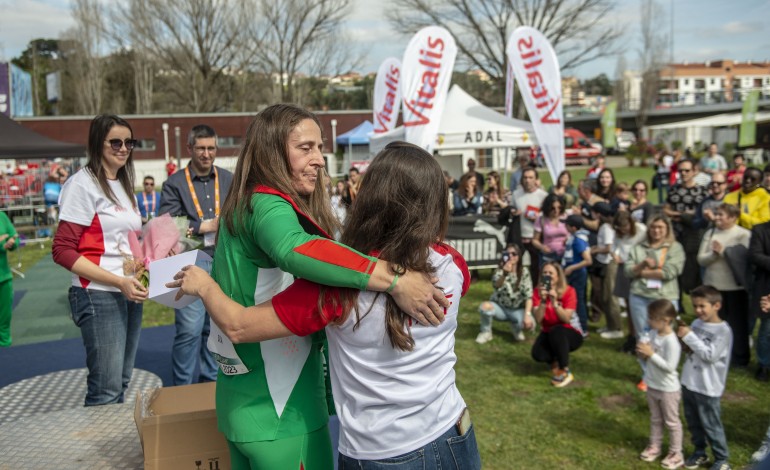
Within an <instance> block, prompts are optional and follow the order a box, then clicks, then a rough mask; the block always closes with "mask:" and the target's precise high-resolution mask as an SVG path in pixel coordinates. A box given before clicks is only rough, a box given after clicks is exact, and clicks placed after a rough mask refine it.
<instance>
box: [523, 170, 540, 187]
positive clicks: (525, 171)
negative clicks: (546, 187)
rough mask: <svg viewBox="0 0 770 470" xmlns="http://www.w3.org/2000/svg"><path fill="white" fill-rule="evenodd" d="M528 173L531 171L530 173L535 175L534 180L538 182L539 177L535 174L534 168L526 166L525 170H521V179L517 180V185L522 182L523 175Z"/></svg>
mask: <svg viewBox="0 0 770 470" xmlns="http://www.w3.org/2000/svg"><path fill="white" fill-rule="evenodd" d="M528 171H531V172H532V173H533V174H534V175H535V179H536V180H539V179H540V176H539V175H538V174H537V170H536V169H535V167H533V166H528V167H526V168H523V169H522V170H521V179H519V183H521V182H522V181H524V175H525V174H526V173H527V172H528Z"/></svg>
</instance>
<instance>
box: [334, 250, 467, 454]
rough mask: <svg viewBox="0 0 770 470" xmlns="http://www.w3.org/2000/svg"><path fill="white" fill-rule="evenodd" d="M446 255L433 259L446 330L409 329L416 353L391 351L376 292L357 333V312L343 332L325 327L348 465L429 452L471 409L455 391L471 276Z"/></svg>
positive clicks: (361, 301)
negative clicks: (461, 317) (460, 321)
mask: <svg viewBox="0 0 770 470" xmlns="http://www.w3.org/2000/svg"><path fill="white" fill-rule="evenodd" d="M442 249H443V250H444V251H445V252H444V253H440V252H438V251H436V250H432V251H431V254H430V262H431V264H432V265H433V266H434V267H435V268H436V275H437V277H438V278H439V282H438V285H439V286H441V287H442V288H443V289H444V293H445V295H446V297H447V299H449V301H450V302H451V305H450V306H449V308H448V309H447V310H446V317H445V320H444V322H443V323H442V324H441V325H440V326H438V327H434V326H427V327H424V326H421V325H419V324H417V323H415V324H413V325H412V326H411V327H410V328H411V332H412V337H413V338H414V349H413V350H412V351H410V352H405V351H401V350H398V349H394V348H393V347H391V345H390V340H389V339H388V335H387V328H386V325H385V296H383V295H379V297H377V299H376V301H375V297H376V294H377V293H376V292H370V291H365V292H361V293H360V294H359V296H358V308H359V311H360V312H361V316H362V317H363V318H362V319H361V323H360V325H359V328H356V329H355V330H354V329H353V328H354V326H355V324H356V315H355V311H352V312H351V313H350V316H349V317H348V319H347V320H346V321H345V323H343V324H342V325H339V326H335V325H329V326H327V327H326V334H327V336H328V338H329V362H330V363H331V379H332V389H333V391H334V405H335V407H336V409H337V414H338V416H339V419H340V439H339V451H340V452H341V453H342V454H344V455H346V456H348V457H352V458H355V459H362V460H376V459H383V458H388V457H395V456H398V455H401V454H404V453H407V452H410V451H413V450H415V449H418V448H420V447H423V446H424V445H426V444H428V443H430V442H431V441H433V440H435V439H436V438H438V437H439V436H441V435H442V434H443V433H445V432H446V431H447V430H448V429H449V428H450V427H451V426H453V425H454V424H455V423H456V422H457V420H458V419H459V418H460V414H461V412H462V410H463V409H464V408H465V402H464V401H463V398H462V396H460V392H459V391H458V390H457V387H456V386H455V371H454V365H455V362H457V356H456V355H455V352H454V345H455V337H454V335H455V330H456V329H457V314H458V307H459V303H460V297H461V296H462V294H463V288H464V286H467V282H468V281H467V280H466V278H465V277H466V275H467V268H465V269H463V268H460V267H458V265H456V264H455V262H454V258H453V255H454V256H458V257H460V255H459V254H457V252H454V250H451V249H446V248H442ZM372 304H373V305H372ZM370 308H371V310H370ZM365 312H368V313H365ZM364 315H365V316H364Z"/></svg>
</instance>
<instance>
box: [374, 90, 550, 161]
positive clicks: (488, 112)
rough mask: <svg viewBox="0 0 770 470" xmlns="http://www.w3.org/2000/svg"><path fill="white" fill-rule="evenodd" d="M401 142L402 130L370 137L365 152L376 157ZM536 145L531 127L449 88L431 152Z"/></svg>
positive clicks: (464, 93) (461, 91)
mask: <svg viewBox="0 0 770 470" xmlns="http://www.w3.org/2000/svg"><path fill="white" fill-rule="evenodd" d="M395 140H404V127H403V126H401V127H397V128H395V129H393V130H392V131H390V132H386V133H383V134H371V135H370V142H369V150H370V151H371V152H372V153H373V154H376V153H378V152H379V151H380V150H382V149H383V148H384V147H385V146H386V145H388V143H390V142H393V141H395ZM533 145H537V143H536V141H535V132H534V130H533V128H532V124H530V123H529V122H527V121H521V120H518V119H512V118H509V117H507V116H505V115H504V114H500V113H498V112H497V111H495V110H493V109H491V108H488V107H486V106H484V105H483V104H481V103H479V102H478V101H477V100H476V99H475V98H473V97H472V96H471V95H469V94H468V93H466V92H465V90H463V89H462V88H460V87H459V86H457V85H452V88H451V89H450V90H449V96H447V101H446V106H445V108H444V113H443V114H442V115H441V122H440V123H439V131H438V136H437V139H436V145H435V146H434V150H437V151H438V152H439V153H445V152H442V151H458V150H475V149H495V148H500V149H502V148H515V147H531V146H533Z"/></svg>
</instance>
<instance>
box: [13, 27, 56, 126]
mask: <svg viewBox="0 0 770 470" xmlns="http://www.w3.org/2000/svg"><path fill="white" fill-rule="evenodd" d="M60 58H61V53H60V51H59V41H58V40H57V39H43V38H39V39H33V40H32V41H30V42H29V44H28V45H27V48H26V49H24V51H23V52H22V53H21V55H20V56H19V57H16V58H14V59H12V60H11V62H12V63H13V64H14V65H16V66H17V67H20V68H22V69H24V70H26V71H27V72H29V73H30V75H31V76H32V99H33V106H34V108H33V109H34V113H35V115H36V116H41V115H50V114H53V107H52V106H51V103H49V102H48V97H47V96H46V75H48V74H49V73H51V72H54V71H56V69H57V67H58V65H59V59H60Z"/></svg>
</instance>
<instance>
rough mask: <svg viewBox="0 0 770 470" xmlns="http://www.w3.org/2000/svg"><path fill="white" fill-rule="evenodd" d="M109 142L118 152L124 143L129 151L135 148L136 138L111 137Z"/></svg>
mask: <svg viewBox="0 0 770 470" xmlns="http://www.w3.org/2000/svg"><path fill="white" fill-rule="evenodd" d="M107 142H108V143H109V144H110V148H111V149H112V150H114V151H116V152H117V151H119V150H120V148H121V147H123V145H124V144H125V146H126V150H128V151H131V150H134V147H136V139H126V140H120V139H110V140H108V141H107Z"/></svg>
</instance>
